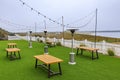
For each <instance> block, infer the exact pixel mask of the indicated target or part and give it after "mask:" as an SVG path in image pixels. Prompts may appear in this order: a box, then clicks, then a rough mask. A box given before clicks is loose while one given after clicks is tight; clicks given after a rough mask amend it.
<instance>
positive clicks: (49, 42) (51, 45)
mask: <svg viewBox="0 0 120 80" xmlns="http://www.w3.org/2000/svg"><path fill="white" fill-rule="evenodd" d="M46 44H47V45H48V46H49V47H53V46H55V42H53V41H46Z"/></svg>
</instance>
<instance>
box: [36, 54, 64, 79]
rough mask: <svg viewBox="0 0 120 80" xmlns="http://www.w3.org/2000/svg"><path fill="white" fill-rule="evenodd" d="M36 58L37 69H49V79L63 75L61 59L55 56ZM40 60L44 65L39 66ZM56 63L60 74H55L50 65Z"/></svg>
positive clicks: (46, 55) (37, 56)
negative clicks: (38, 67) (39, 67)
mask: <svg viewBox="0 0 120 80" xmlns="http://www.w3.org/2000/svg"><path fill="white" fill-rule="evenodd" d="M34 58H35V59H36V62H35V68H37V66H42V67H44V68H45V69H47V71H48V78H50V77H51V76H53V75H57V74H60V75H62V70H61V66H60V62H62V61H63V60H61V59H59V58H56V57H54V56H51V55H48V54H43V55H36V56H34ZM38 60H39V61H41V62H43V64H38ZM54 63H58V68H59V72H53V71H52V70H51V67H50V65H51V64H54Z"/></svg>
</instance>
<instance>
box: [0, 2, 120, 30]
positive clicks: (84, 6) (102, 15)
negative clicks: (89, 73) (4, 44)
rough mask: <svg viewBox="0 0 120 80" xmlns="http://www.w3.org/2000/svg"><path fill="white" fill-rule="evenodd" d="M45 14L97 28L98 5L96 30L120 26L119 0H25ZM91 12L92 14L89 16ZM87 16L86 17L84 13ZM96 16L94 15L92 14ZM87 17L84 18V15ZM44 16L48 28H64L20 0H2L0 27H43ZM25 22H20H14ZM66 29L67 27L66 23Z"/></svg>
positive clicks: (89, 27) (117, 28)
mask: <svg viewBox="0 0 120 80" xmlns="http://www.w3.org/2000/svg"><path fill="white" fill-rule="evenodd" d="M22 1H24V2H25V3H26V4H28V5H30V6H31V7H32V8H34V9H36V10H37V11H39V12H41V13H42V14H44V15H45V16H47V17H49V18H51V19H53V20H56V21H58V22H59V23H61V22H62V18H61V17H62V16H63V17H64V24H65V25H67V24H69V25H70V26H72V27H80V26H82V25H84V24H86V23H88V22H89V21H90V20H91V21H90V22H89V24H88V25H87V26H84V27H81V28H79V30H81V31H89V30H94V25H95V9H96V8H97V9H98V26H97V27H98V29H97V30H120V0H22ZM88 15H89V16H88ZM85 16H87V17H85ZM92 17H93V18H92ZM84 18H85V19H84ZM44 20H45V21H46V27H47V30H48V31H62V27H61V26H60V25H58V24H56V23H54V22H51V21H49V20H48V19H45V18H44V17H43V16H41V15H38V14H37V13H36V12H35V11H31V9H30V8H28V7H26V6H25V5H23V4H22V3H21V2H20V1H19V0H0V27H2V28H4V29H6V30H9V31H11V32H16V31H28V30H30V29H31V30H32V31H35V23H36V31H37V32H38V31H43V30H44ZM13 23H15V24H20V25H25V26H19V25H15V24H13ZM65 29H66V27H65Z"/></svg>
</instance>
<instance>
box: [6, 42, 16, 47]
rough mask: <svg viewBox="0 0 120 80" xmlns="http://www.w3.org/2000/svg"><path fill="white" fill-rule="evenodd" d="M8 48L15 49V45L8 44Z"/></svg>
mask: <svg viewBox="0 0 120 80" xmlns="http://www.w3.org/2000/svg"><path fill="white" fill-rule="evenodd" d="M8 48H17V44H16V43H8Z"/></svg>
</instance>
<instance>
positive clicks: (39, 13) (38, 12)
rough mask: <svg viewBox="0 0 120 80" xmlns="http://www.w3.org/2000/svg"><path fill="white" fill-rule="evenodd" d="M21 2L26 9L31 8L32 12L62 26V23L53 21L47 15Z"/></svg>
mask: <svg viewBox="0 0 120 80" xmlns="http://www.w3.org/2000/svg"><path fill="white" fill-rule="evenodd" d="M19 1H20V2H21V3H22V4H23V5H25V6H26V7H28V8H30V9H31V10H32V11H35V12H36V13H37V14H38V15H41V16H43V17H44V18H46V19H48V20H49V21H52V22H54V23H56V24H60V25H62V24H61V23H59V22H57V21H56V20H53V19H51V18H49V17H47V16H46V15H44V14H42V13H41V12H40V11H38V10H36V9H34V8H32V7H31V6H29V5H28V4H26V3H25V2H24V1H22V0H19Z"/></svg>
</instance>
